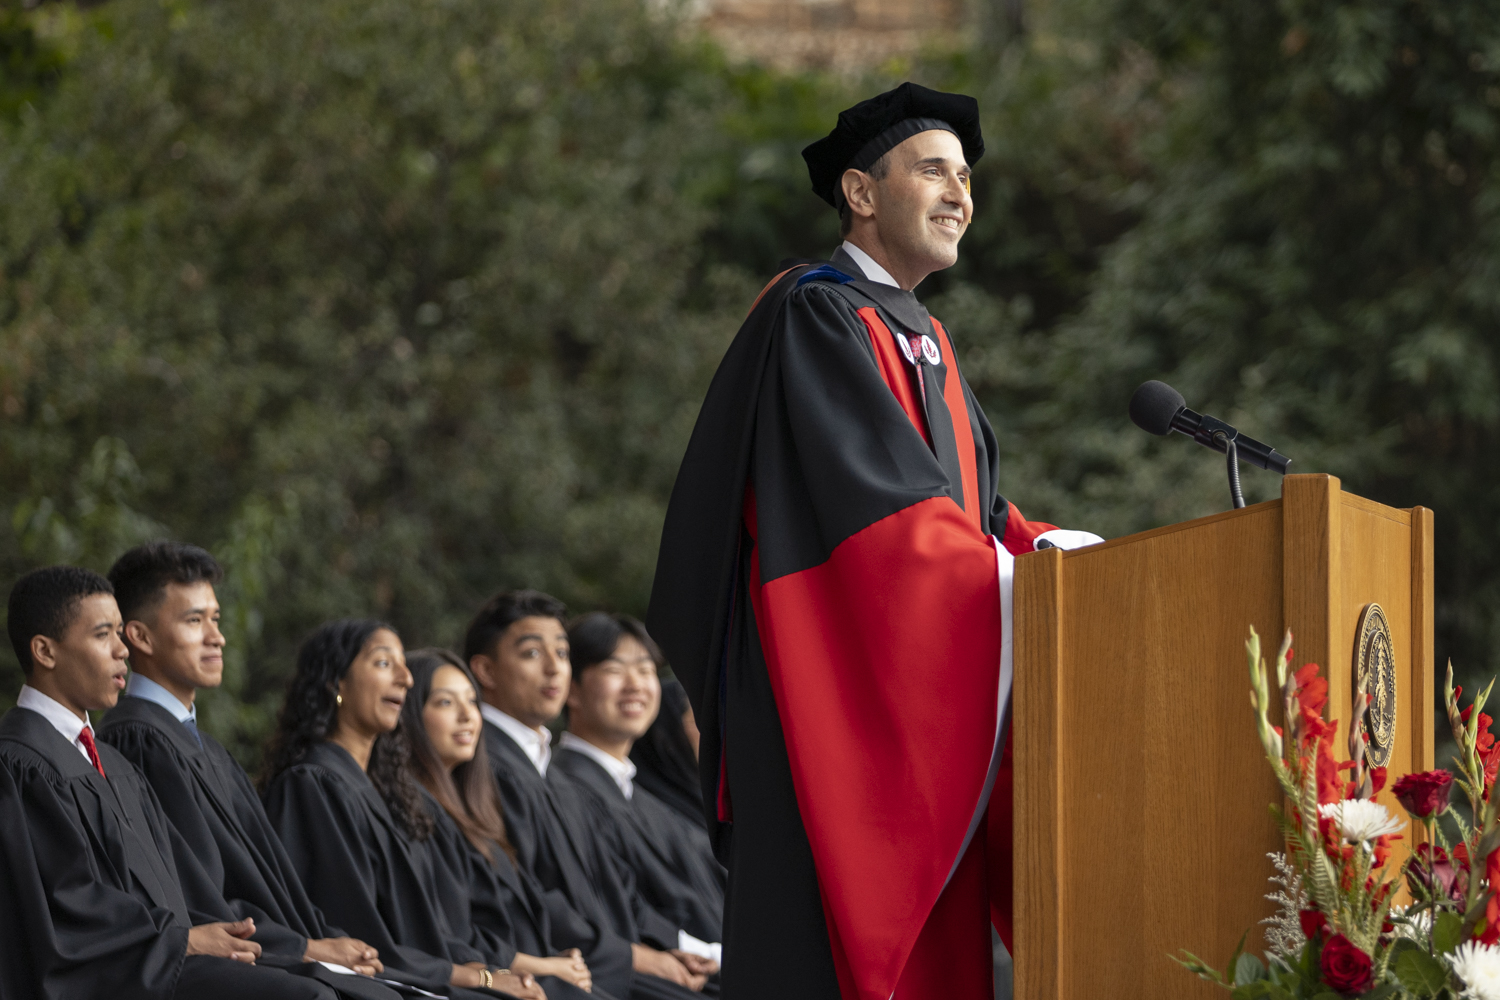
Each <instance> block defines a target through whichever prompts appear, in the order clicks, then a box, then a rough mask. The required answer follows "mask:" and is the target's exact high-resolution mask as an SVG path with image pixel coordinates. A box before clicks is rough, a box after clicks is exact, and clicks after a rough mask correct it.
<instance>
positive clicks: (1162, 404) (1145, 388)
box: [1130, 379, 1187, 435]
mask: <svg viewBox="0 0 1500 1000" xmlns="http://www.w3.org/2000/svg"><path fill="white" fill-rule="evenodd" d="M1184 406H1187V402H1186V401H1185V400H1183V398H1182V393H1180V392H1178V391H1177V390H1176V389H1174V388H1172V387H1171V386H1170V385H1167V383H1165V382H1158V381H1156V380H1155V379H1152V380H1151V381H1150V382H1142V383H1141V386H1140V388H1139V389H1137V390H1136V391H1135V395H1133V396H1131V397H1130V419H1131V420H1134V421H1135V424H1136V426H1137V427H1139V428H1140V429H1141V430H1143V431H1149V432H1151V433H1152V434H1162V435H1165V434H1170V433H1172V418H1173V417H1175V416H1177V414H1178V413H1179V412H1181V410H1182V408H1183V407H1184Z"/></svg>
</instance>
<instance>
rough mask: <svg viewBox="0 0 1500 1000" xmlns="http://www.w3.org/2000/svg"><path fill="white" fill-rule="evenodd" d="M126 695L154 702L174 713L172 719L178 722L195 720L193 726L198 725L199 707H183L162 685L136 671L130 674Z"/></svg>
mask: <svg viewBox="0 0 1500 1000" xmlns="http://www.w3.org/2000/svg"><path fill="white" fill-rule="evenodd" d="M125 694H126V695H128V696H129V697H131V698H144V699H145V700H146V701H154V702H156V704H158V705H160V706H161V707H162V708H165V709H166V710H167V711H168V712H171V713H172V718H174V719H176V720H177V721H178V722H187V721H188V720H189V719H192V720H193V725H195V726H196V725H197V724H198V706H197V705H196V704H195V705H193V707H192V708H188V707H186V706H185V705H183V703H182V702H180V701H178V700H177V696H176V695H175V694H173V693H172V692H170V691H168V690H167V689H166V688H164V687H162V686H161V685H160V684H158V683H156V682H155V681H153V680H152V679H151V678H149V677H147V676H146V675H145V674H138V673H136V672H135V671H134V670H132V671H131V672H130V680H129V681H128V682H127V683H126V684H125Z"/></svg>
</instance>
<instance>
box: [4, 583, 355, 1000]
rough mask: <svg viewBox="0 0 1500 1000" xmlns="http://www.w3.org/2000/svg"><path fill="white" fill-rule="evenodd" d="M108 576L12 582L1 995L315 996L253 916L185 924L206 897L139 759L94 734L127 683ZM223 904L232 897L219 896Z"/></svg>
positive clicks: (327, 995)
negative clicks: (268, 945)
mask: <svg viewBox="0 0 1500 1000" xmlns="http://www.w3.org/2000/svg"><path fill="white" fill-rule="evenodd" d="M121 626H122V622H121V620H120V611H119V608H118V607H117V606H116V604H115V598H114V593H113V588H112V587H111V586H110V583H109V581H108V580H106V579H104V578H103V577H101V576H99V575H98V574H96V573H91V572H89V571H88V570H84V569H77V568H75V567H72V566H52V567H48V568H46V569H39V570H36V571H34V572H31V573H28V574H27V575H25V576H23V577H22V578H21V579H20V580H18V581H17V582H16V584H15V586H14V587H13V588H12V589H11V592H10V598H9V602H8V621H7V630H8V632H9V634H10V641H11V646H12V648H13V649H14V650H15V654H16V659H17V660H19V661H20V663H21V669H22V671H23V672H24V673H25V675H26V684H25V686H23V687H22V688H21V693H20V696H19V697H18V698H17V699H16V707H15V708H13V709H11V710H10V711H9V712H7V713H6V714H5V717H4V718H3V719H0V900H4V905H3V906H0V996H5V997H44V998H49V1000H50V998H57V1000H62V998H67V1000H91V998H100V1000H105V998H107V1000H136V998H140V1000H147V998H163V1000H164V998H169V997H184V998H186V997H205V996H211V997H214V998H215V1000H239V998H245V1000H253V998H262V997H264V998H321V1000H331V998H332V997H333V995H334V994H333V992H332V991H331V990H329V989H328V987H326V986H323V985H322V984H321V983H318V982H316V981H314V980H312V979H307V978H302V977H298V976H290V975H287V974H286V973H285V972H283V971H282V970H280V969H275V968H271V967H268V966H258V965H255V964H254V962H255V960H256V959H257V958H258V957H259V956H260V953H261V948H260V945H258V944H256V943H255V942H254V941H251V940H248V939H249V938H250V937H251V936H252V935H253V934H254V933H255V922H254V921H253V920H249V919H244V920H234V919H233V918H232V916H231V915H230V914H228V913H227V912H222V914H221V916H222V919H210V920H207V921H200V922H199V923H198V924H196V925H195V924H194V914H192V913H190V911H189V905H188V901H187V900H188V896H189V895H192V894H194V893H201V895H199V896H198V897H197V898H199V899H209V900H210V901H211V899H212V889H211V887H209V888H207V889H204V888H203V887H202V886H193V885H189V886H187V893H185V891H184V880H191V879H206V876H204V875H203V873H202V872H201V870H196V869H194V867H193V866H192V864H191V857H190V852H189V849H188V847H187V845H186V844H185V843H184V842H183V841H182V840H181V838H180V837H178V836H177V835H176V833H175V831H174V830H173V829H172V827H171V824H170V823H169V822H168V821H167V818H166V816H164V815H163V814H162V811H161V808H160V806H158V805H157V801H156V797H155V796H154V795H153V794H152V793H151V789H150V787H149V786H148V785H147V784H146V782H145V780H144V779H143V778H142V777H141V775H140V773H139V772H138V771H137V770H136V769H135V768H134V767H133V766H132V765H131V764H130V762H129V761H127V760H126V759H125V758H124V757H122V756H121V755H120V754H119V753H117V752H116V751H115V750H114V749H113V748H112V747H110V746H109V745H108V744H105V743H100V742H98V741H97V740H96V739H95V737H94V732H93V726H92V725H91V724H90V722H89V716H88V713H89V712H98V711H103V710H105V709H107V708H110V707H112V706H113V705H114V704H115V701H116V700H117V699H118V698H119V697H120V692H121V691H122V690H123V689H124V688H125V673H126V669H125V656H126V652H127V651H126V647H125V644H124V643H123V642H122V641H121V640H120V630H121ZM219 908H220V910H221V911H227V907H224V906H223V902H222V900H220V901H219Z"/></svg>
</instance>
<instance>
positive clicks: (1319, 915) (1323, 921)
mask: <svg viewBox="0 0 1500 1000" xmlns="http://www.w3.org/2000/svg"><path fill="white" fill-rule="evenodd" d="M1297 919H1298V921H1300V922H1301V924H1302V936H1303V937H1305V938H1307V939H1308V940H1309V941H1311V940H1313V939H1314V938H1316V937H1317V936H1318V935H1319V934H1321V933H1322V932H1323V928H1324V927H1327V926H1328V918H1327V917H1325V916H1323V911H1322V910H1303V911H1301V912H1300V913H1298V914H1297Z"/></svg>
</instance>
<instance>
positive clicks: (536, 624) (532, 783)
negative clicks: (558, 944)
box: [464, 590, 707, 1000]
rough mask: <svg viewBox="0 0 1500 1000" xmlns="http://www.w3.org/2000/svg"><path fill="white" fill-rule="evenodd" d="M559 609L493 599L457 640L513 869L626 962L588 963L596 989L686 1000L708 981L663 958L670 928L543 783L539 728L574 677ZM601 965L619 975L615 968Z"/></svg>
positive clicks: (512, 598)
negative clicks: (475, 694)
mask: <svg viewBox="0 0 1500 1000" xmlns="http://www.w3.org/2000/svg"><path fill="white" fill-rule="evenodd" d="M566 610H567V609H566V608H565V607H564V606H563V604H562V602H561V601H559V600H557V599H556V598H555V597H550V596H548V595H547V594H542V593H538V592H537V591H534V590H520V591H510V592H506V593H501V594H497V595H496V596H495V597H493V598H491V599H490V600H489V601H488V602H487V603H486V604H485V605H484V607H482V608H481V609H480V610H479V613H478V614H477V615H475V616H474V620H473V621H472V622H470V624H469V629H468V632H467V633H466V635H465V638H464V653H465V656H466V658H467V660H468V664H469V669H470V670H471V671H472V672H473V674H474V677H475V678H476V679H477V680H478V681H479V688H480V697H481V698H482V703H481V705H480V711H481V712H482V713H483V715H484V739H485V744H486V750H487V751H488V753H489V759H490V766H491V767H492V768H493V769H494V772H495V781H496V784H497V787H498V788H499V791H500V799H501V802H502V803H503V805H504V808H505V821H506V829H507V831H508V833H509V834H510V839H511V843H512V844H513V845H514V846H515V849H516V856H517V863H518V864H520V865H521V866H522V867H523V868H525V869H526V870H527V871H529V872H530V873H531V874H532V875H533V876H534V877H535V878H536V879H537V881H538V882H540V883H541V884H542V886H543V887H544V888H546V889H547V890H549V891H554V892H560V893H562V894H563V896H564V897H565V898H566V899H567V901H568V903H569V904H570V905H571V906H572V908H573V909H574V910H575V911H577V912H578V913H579V914H580V915H581V916H583V917H584V919H586V920H587V921H589V923H590V924H592V925H593V926H595V927H597V928H599V934H600V938H599V941H598V942H597V943H596V946H595V948H594V949H593V952H592V953H591V951H590V949H588V948H585V949H584V952H585V954H591V955H592V954H599V955H601V957H602V956H604V955H611V956H613V955H614V954H616V953H618V952H620V951H622V950H623V951H624V952H625V953H626V954H628V955H629V959H628V962H627V963H626V964H624V967H623V969H622V970H621V972H620V974H618V975H615V974H612V973H610V972H608V971H606V967H605V965H604V964H602V963H601V964H600V965H595V964H594V959H593V957H591V958H590V960H589V961H590V967H591V968H592V969H593V970H594V980H595V982H599V983H601V984H602V985H603V986H604V988H605V989H606V990H608V991H609V992H611V993H614V994H615V995H616V996H630V997H631V998H632V1000H642V998H648V997H677V998H684V1000H688V998H691V997H692V995H693V992H694V991H697V990H701V989H702V988H703V986H704V984H705V983H706V982H707V976H706V975H703V974H700V973H696V972H694V971H693V970H691V969H689V968H688V966H687V965H686V964H685V963H684V961H683V959H682V958H679V957H678V956H676V955H673V954H672V953H671V951H670V949H674V948H676V947H677V945H678V935H677V926H676V925H675V924H674V923H673V922H671V921H669V920H667V919H666V918H665V917H663V916H661V915H660V914H659V913H656V912H655V911H654V910H653V909H652V908H651V906H650V904H649V903H647V902H645V900H644V898H643V897H642V896H641V895H640V894H639V892H637V890H636V887H635V884H634V881H633V879H631V878H630V875H629V872H628V871H623V870H621V869H619V867H618V866H617V865H616V864H615V863H614V861H613V859H612V858H610V857H609V856H607V855H606V854H605V853H604V852H603V851H602V850H601V848H600V846H599V845H598V844H597V843H595V842H594V841H593V839H592V838H591V837H590V836H588V833H587V824H588V822H589V820H588V816H587V811H586V806H585V805H584V803H583V802H582V801H581V800H580V799H579V798H578V797H577V795H576V794H573V793H572V791H571V790H569V789H557V788H554V787H552V786H551V785H550V784H549V783H548V781H547V770H548V767H549V766H550V765H551V763H552V749H551V741H552V737H551V733H550V732H548V730H547V728H546V726H547V723H548V722H550V721H552V720H553V719H555V718H556V717H557V716H558V714H559V713H560V712H561V711H562V707H563V703H564V701H565V700H566V698H567V696H568V684H569V678H570V676H571V673H572V668H571V666H570V664H569V662H568V632H567V629H566V627H564V625H563V615H564V614H566ZM608 965H609V968H611V969H612V968H615V967H617V966H616V964H615V962H614V961H610V962H609V963H608ZM632 970H634V975H631V971H632Z"/></svg>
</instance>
